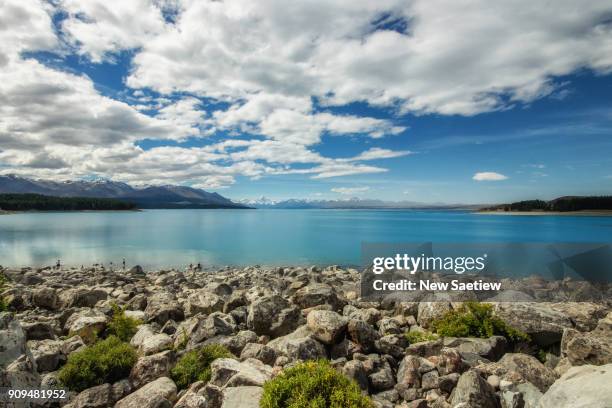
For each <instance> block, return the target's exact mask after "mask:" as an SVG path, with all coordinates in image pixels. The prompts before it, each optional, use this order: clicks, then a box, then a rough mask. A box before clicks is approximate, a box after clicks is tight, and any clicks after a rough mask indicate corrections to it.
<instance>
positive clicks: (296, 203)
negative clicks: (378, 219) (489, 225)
mask: <svg viewBox="0 0 612 408" xmlns="http://www.w3.org/2000/svg"><path fill="white" fill-rule="evenodd" d="M239 202H240V203H241V204H244V205H248V206H250V207H255V208H277V209H309V208H312V209H315V208H329V209H359V208H361V209H368V208H371V209H385V208H387V209H393V208H407V209H409V208H410V209H419V208H420V209H436V208H438V209H456V208H457V209H458V208H468V207H471V206H466V205H463V204H444V203H433V204H431V203H420V202H415V201H383V200H374V199H362V198H356V197H355V198H348V199H339V200H320V199H308V198H306V199H296V198H292V199H287V200H271V199H268V198H266V197H261V198H257V199H245V200H240V201H239Z"/></svg>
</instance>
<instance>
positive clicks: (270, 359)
mask: <svg viewBox="0 0 612 408" xmlns="http://www.w3.org/2000/svg"><path fill="white" fill-rule="evenodd" d="M276 357H277V355H276V351H275V350H274V349H273V348H271V347H268V346H266V345H264V344H259V343H248V344H246V345H245V346H244V348H243V349H242V352H241V353H240V359H241V360H246V359H247V358H256V359H257V360H260V361H261V362H262V363H264V364H267V365H274V362H275V361H276Z"/></svg>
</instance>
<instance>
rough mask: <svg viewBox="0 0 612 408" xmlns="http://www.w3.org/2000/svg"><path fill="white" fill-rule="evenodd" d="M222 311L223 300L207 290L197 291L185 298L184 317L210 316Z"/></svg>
mask: <svg viewBox="0 0 612 408" xmlns="http://www.w3.org/2000/svg"><path fill="white" fill-rule="evenodd" d="M221 311H223V299H221V298H220V297H219V296H218V295H216V294H214V293H212V292H209V291H207V290H199V291H197V292H196V293H193V294H191V295H190V296H189V297H188V298H187V303H186V305H185V315H187V316H193V315H196V314H198V313H204V314H211V313H213V312H221Z"/></svg>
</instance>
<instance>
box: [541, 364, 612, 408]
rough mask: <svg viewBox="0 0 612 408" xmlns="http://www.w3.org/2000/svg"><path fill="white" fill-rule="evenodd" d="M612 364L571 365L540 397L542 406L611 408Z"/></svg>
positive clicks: (550, 407) (549, 407)
mask: <svg viewBox="0 0 612 408" xmlns="http://www.w3.org/2000/svg"><path fill="white" fill-rule="evenodd" d="M610 384H612V364H606V365H603V366H593V365H583V366H580V367H572V368H570V369H569V370H568V371H567V372H566V373H565V374H564V375H563V376H562V377H561V378H559V379H558V380H557V381H555V383H554V384H553V385H552V386H551V387H550V388H549V389H548V391H546V393H545V394H544V395H543V396H542V398H541V399H540V408H609V407H610V402H611V401H612V387H610Z"/></svg>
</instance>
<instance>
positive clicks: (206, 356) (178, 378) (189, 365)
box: [170, 344, 234, 389]
mask: <svg viewBox="0 0 612 408" xmlns="http://www.w3.org/2000/svg"><path fill="white" fill-rule="evenodd" d="M218 358H234V355H233V354H232V353H230V351H229V350H228V349H227V348H225V347H224V346H222V345H220V344H210V345H208V346H204V347H202V348H201V349H199V350H192V351H188V352H186V353H185V354H184V355H183V356H182V357H181V359H180V360H179V361H178V362H177V363H176V366H174V368H173V369H172V371H171V372H170V376H171V377H172V379H173V380H174V382H175V383H176V386H177V387H178V388H179V389H184V388H187V387H189V385H190V384H192V383H194V382H196V381H204V382H208V381H209V380H210V375H211V373H210V365H211V363H212V362H213V361H215V360H216V359H218Z"/></svg>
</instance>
